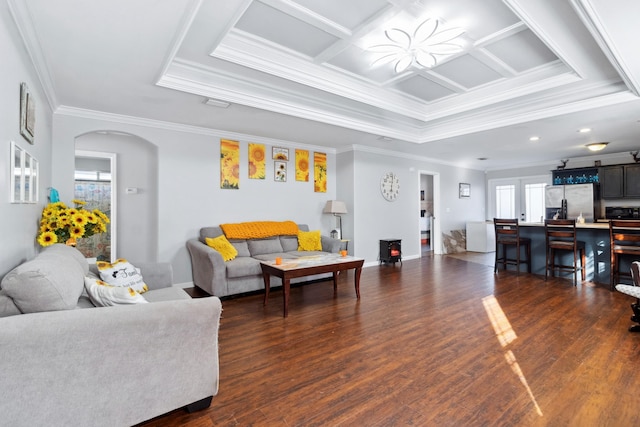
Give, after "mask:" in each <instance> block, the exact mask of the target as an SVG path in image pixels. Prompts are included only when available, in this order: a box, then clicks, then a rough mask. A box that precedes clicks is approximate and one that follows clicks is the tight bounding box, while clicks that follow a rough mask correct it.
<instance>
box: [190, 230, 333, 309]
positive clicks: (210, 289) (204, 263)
mask: <svg viewBox="0 0 640 427" xmlns="http://www.w3.org/2000/svg"><path fill="white" fill-rule="evenodd" d="M298 228H299V229H300V230H301V231H309V226H308V225H306V224H298ZM222 234H224V233H223V232H222V229H221V228H220V227H204V228H201V229H200V236H199V238H198V239H190V240H188V241H187V249H188V250H189V254H190V255H191V267H192V271H193V283H194V284H195V285H196V286H197V287H199V288H200V289H202V290H204V291H205V292H207V293H208V294H210V295H215V296H218V297H224V296H229V295H237V294H242V293H246V292H252V291H258V290H261V289H264V280H263V278H262V270H261V267H260V261H272V260H274V259H276V257H281V258H283V259H291V258H299V257H301V256H312V255H320V254H326V253H327V252H330V253H337V252H339V251H340V245H341V242H340V240H338V239H333V238H331V237H328V236H321V244H322V251H298V238H297V237H296V236H274V237H269V238H264V239H229V242H230V243H231V244H232V245H233V246H234V247H235V248H236V250H237V251H238V256H237V257H236V258H235V259H233V260H231V261H227V262H225V261H224V260H223V259H222V256H221V255H220V253H218V252H217V251H216V250H215V249H212V248H211V247H209V246H207V244H206V243H205V239H206V238H207V237H211V238H215V237H218V236H220V235H222ZM328 277H331V275H326V274H325V275H316V276H307V277H301V278H299V279H294V280H292V281H291V282H292V283H296V282H300V281H310V280H317V279H321V278H328ZM278 286H282V282H281V281H280V279H279V278H277V277H272V278H271V287H272V288H273V287H278Z"/></svg>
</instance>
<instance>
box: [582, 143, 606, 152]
mask: <svg viewBox="0 0 640 427" xmlns="http://www.w3.org/2000/svg"><path fill="white" fill-rule="evenodd" d="M608 144H609V143H608V142H593V143H591V144H587V145H585V147H587V148H588V149H589V150H590V151H600V150H604V148H605V147H606V146H607V145H608Z"/></svg>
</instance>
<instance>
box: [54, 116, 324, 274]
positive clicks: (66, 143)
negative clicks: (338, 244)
mask: <svg viewBox="0 0 640 427" xmlns="http://www.w3.org/2000/svg"><path fill="white" fill-rule="evenodd" d="M80 115H83V117H80ZM104 117H106V116H102V115H99V114H88V113H86V112H81V114H78V115H69V114H65V113H64V109H63V110H62V113H56V114H55V115H54V119H53V135H54V141H55V158H54V160H53V162H54V163H53V167H54V171H55V174H54V186H55V187H56V188H57V189H58V190H59V191H60V196H61V198H62V199H63V200H67V199H71V198H72V195H73V168H74V160H73V159H74V149H75V146H74V142H75V140H76V138H77V137H78V136H79V135H84V134H87V133H91V132H96V131H115V132H125V133H129V134H131V135H135V136H137V137H140V138H142V139H144V140H146V141H148V142H149V143H151V144H153V145H154V146H155V147H157V173H158V175H157V176H158V182H157V193H158V195H157V200H158V207H157V210H156V212H155V213H154V215H157V224H158V225H157V228H158V233H157V248H158V249H157V258H156V259H155V260H158V261H170V262H171V263H172V265H173V269H174V280H175V281H176V282H177V283H184V282H190V281H191V280H192V276H191V261H190V258H189V255H188V252H187V249H186V247H185V243H186V241H187V240H188V239H190V238H194V237H197V236H198V231H199V230H200V228H201V227H205V226H212V225H218V224H220V223H226V222H240V221H253V220H275V221H281V220H293V221H295V222H298V223H306V224H309V227H311V229H321V230H323V232H324V234H327V233H328V231H330V230H331V229H332V228H333V227H334V226H333V218H332V217H331V216H330V215H324V214H322V209H323V207H324V204H325V202H326V201H327V200H329V199H335V198H336V179H335V177H336V173H335V170H336V162H335V153H333V152H331V151H330V150H327V149H326V147H312V146H304V145H302V144H293V143H290V142H283V141H275V140H265V139H262V138H258V137H255V138H252V137H246V136H240V137H239V138H235V137H234V135H229V134H225V135H221V134H216V133H214V132H212V131H209V130H205V129H199V128H180V127H178V126H171V125H162V124H160V127H158V126H156V127H152V126H146V125H145V124H144V122H142V121H140V120H135V119H132V118H124V117H117V118H116V119H114V120H105V118H104ZM106 118H107V119H112V118H113V117H106ZM152 125H157V124H156V123H152ZM236 136H237V135H236ZM221 137H223V138H230V139H239V140H240V142H241V144H240V153H241V156H240V158H241V162H240V166H241V168H240V176H241V181H240V189H239V190H223V189H220V138H221ZM249 142H258V143H265V144H267V153H268V157H270V156H269V154H270V153H271V147H272V146H279V147H288V148H289V155H290V160H289V162H288V180H287V182H285V183H278V182H274V180H273V161H272V160H271V159H268V161H267V177H266V179H264V180H252V179H248V177H247V172H248V167H247V158H248V156H247V147H248V145H247V144H248V143H249ZM295 148H299V149H308V150H310V151H311V153H310V155H311V158H312V156H313V151H322V152H325V153H327V170H328V188H327V192H326V193H315V192H314V191H313V174H311V176H310V180H309V182H297V181H295V175H294V171H295V164H294V149H295ZM123 150H124V151H123V152H121V153H119V154H118V155H119V157H122V156H131V155H132V153H129V152H127V150H126V147H124V148H123ZM100 151H107V152H108V151H109V147H108V146H105V147H101V148H100ZM118 163H119V168H120V165H121V164H122V162H121V161H120V160H119V161H118ZM119 173H120V172H119ZM122 173H125V174H131V173H132V172H131V171H123V172H122ZM123 185H124V186H129V185H127V184H123ZM122 197H124V196H120V198H122ZM150 220H153V218H151V219H150ZM119 221H120V224H122V221H123V218H122V217H120V218H119ZM135 231H136V230H135V229H132V228H131V227H129V226H127V227H125V228H124V229H123V232H124V233H135ZM140 239H141V240H145V237H144V236H142V237H141V238H140ZM150 240H152V239H150ZM151 243H153V242H151ZM118 251H119V252H120V251H122V253H126V251H127V248H126V247H122V245H120V244H119V245H118ZM116 256H121V255H120V253H118V254H116ZM152 260H153V259H152Z"/></svg>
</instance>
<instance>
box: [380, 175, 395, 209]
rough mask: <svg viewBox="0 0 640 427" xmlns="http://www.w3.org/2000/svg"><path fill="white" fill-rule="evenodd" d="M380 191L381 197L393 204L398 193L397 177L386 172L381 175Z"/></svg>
mask: <svg viewBox="0 0 640 427" xmlns="http://www.w3.org/2000/svg"><path fill="white" fill-rule="evenodd" d="M380 191H381V192H382V197H384V198H385V199H387V200H388V201H390V202H393V201H394V200H396V198H397V197H398V193H399V192H400V180H399V179H398V176H397V175H396V174H395V173H393V172H387V173H386V174H384V175H382V179H381V180H380Z"/></svg>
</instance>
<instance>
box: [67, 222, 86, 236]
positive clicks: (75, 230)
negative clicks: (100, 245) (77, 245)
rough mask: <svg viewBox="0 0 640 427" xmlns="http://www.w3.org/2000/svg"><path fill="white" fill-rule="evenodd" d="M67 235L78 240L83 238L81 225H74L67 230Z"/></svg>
mask: <svg viewBox="0 0 640 427" xmlns="http://www.w3.org/2000/svg"><path fill="white" fill-rule="evenodd" d="M69 235H70V236H71V237H73V238H75V239H79V238H80V237H82V236H84V227H83V226H82V225H75V226H73V227H71V228H70V229H69Z"/></svg>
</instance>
